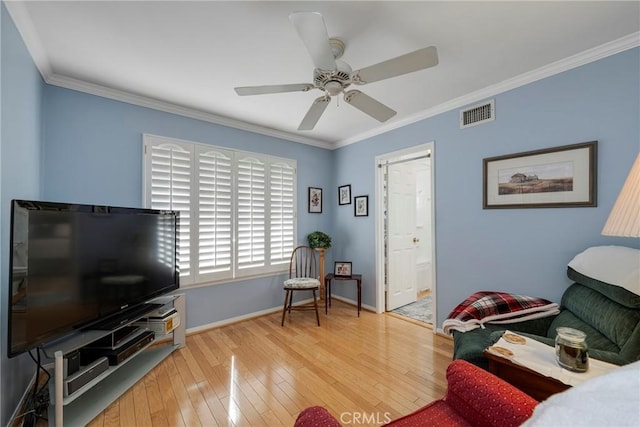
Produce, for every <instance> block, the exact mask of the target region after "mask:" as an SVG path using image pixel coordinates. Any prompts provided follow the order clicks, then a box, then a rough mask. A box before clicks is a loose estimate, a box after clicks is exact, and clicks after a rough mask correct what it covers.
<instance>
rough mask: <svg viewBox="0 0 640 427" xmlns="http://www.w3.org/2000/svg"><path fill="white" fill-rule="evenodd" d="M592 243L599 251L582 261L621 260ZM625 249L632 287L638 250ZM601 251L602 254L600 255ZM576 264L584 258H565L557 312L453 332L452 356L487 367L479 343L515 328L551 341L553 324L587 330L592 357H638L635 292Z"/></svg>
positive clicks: (638, 298) (639, 305)
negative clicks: (565, 278) (563, 285)
mask: <svg viewBox="0 0 640 427" xmlns="http://www.w3.org/2000/svg"><path fill="white" fill-rule="evenodd" d="M598 248H599V252H598V251H596V253H590V254H588V255H589V257H587V258H586V260H588V261H590V260H591V259H593V256H596V257H597V259H598V260H599V262H605V263H606V262H607V260H606V258H607V256H610V255H612V256H614V257H615V258H612V259H613V260H614V261H612V262H619V260H620V259H621V258H620V257H619V253H618V252H614V253H611V248H612V247H598ZM631 251H633V252H629V251H627V252H626V253H625V254H624V255H625V256H627V255H630V257H628V258H627V259H628V260H630V263H631V266H630V270H633V275H631V276H630V275H629V274H626V275H625V277H626V279H627V281H630V283H631V286H632V287H633V290H634V292H637V291H636V289H635V287H636V285H640V283H636V281H637V280H638V279H637V271H636V270H637V269H639V268H640V258H639V255H638V254H640V251H638V250H637V249H632V250H631ZM585 252H586V251H585ZM602 254H605V255H606V256H605V257H602V256H601V255H602ZM575 259H578V257H576V258H574V260H575ZM578 260H579V261H584V260H585V259H584V258H580V259H578ZM572 262H573V261H572ZM582 265H584V263H580V262H577V263H574V264H573V266H572V263H570V264H569V267H568V268H567V276H568V277H569V278H570V279H571V280H573V281H574V282H575V283H573V284H572V285H571V286H569V288H567V290H566V291H565V292H564V294H563V296H562V301H561V304H560V313H559V314H557V315H554V316H550V317H544V318H540V319H534V320H529V321H523V322H518V323H509V324H500V325H498V324H491V323H487V324H485V325H484V326H485V327H484V328H478V329H473V330H471V331H467V332H460V331H453V336H454V353H453V358H454V359H464V360H467V361H469V362H471V363H473V364H475V365H478V366H480V367H482V368H485V369H487V367H488V361H487V359H486V358H485V357H484V356H483V354H482V353H483V351H484V349H485V348H487V347H488V346H490V345H492V344H494V343H495V342H496V341H498V339H500V336H501V335H502V333H503V332H504V331H505V330H507V329H508V330H511V331H514V332H518V333H521V334H522V335H526V336H528V337H530V338H532V339H535V340H538V341H540V342H543V343H545V344H548V345H550V346H553V345H554V340H555V336H556V328H558V327H561V326H567V327H571V328H575V329H579V330H581V331H583V332H585V333H586V334H587V345H588V347H589V356H590V357H592V358H595V359H600V360H604V361H606V362H609V363H614V364H616V365H625V364H628V363H632V362H635V361H637V360H640V295H638V294H636V293H634V292H631V291H629V290H627V289H626V288H625V287H622V286H616V285H611V284H608V283H606V282H604V281H602V280H598V279H596V278H593V276H591V277H589V276H587V275H585V274H582V273H581V272H578V271H576V269H579V270H580V271H585V270H583V269H582V268H581V267H582ZM574 267H575V268H576V269H574ZM586 271H589V269H588V268H587V269H586ZM596 276H597V275H596Z"/></svg>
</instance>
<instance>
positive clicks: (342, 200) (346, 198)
mask: <svg viewBox="0 0 640 427" xmlns="http://www.w3.org/2000/svg"><path fill="white" fill-rule="evenodd" d="M338 204H339V205H350V204H351V185H343V186H341V187H338Z"/></svg>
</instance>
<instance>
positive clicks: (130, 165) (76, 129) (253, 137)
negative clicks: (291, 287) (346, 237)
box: [44, 86, 334, 328]
mask: <svg viewBox="0 0 640 427" xmlns="http://www.w3.org/2000/svg"><path fill="white" fill-rule="evenodd" d="M44 105H45V107H44V123H45V140H46V145H45V154H44V159H45V160H44V177H45V182H44V198H45V199H46V200H52V201H65V202H77V203H91V204H105V205H116V206H134V207H137V206H142V134H143V133H151V134H156V135H162V136H165V137H173V138H179V139H183V140H189V141H195V142H201V143H209V144H215V145H218V146H223V147H229V148H234V149H239V150H247V151H252V152H258V153H267V154H271V155H275V156H280V157H287V158H292V159H296V160H297V162H298V240H299V241H300V242H304V241H306V236H307V234H308V233H310V232H311V231H313V230H316V229H320V230H324V231H327V232H330V228H331V222H330V219H331V216H332V208H333V206H332V204H331V203H329V199H325V200H324V203H323V213H322V214H309V213H307V187H310V186H313V187H320V188H324V189H325V191H327V193H325V194H328V192H329V190H330V189H331V186H330V185H329V184H330V183H331V179H332V178H331V174H330V173H326V171H328V170H331V168H332V159H333V156H334V153H333V152H332V151H329V150H325V149H321V148H316V147H312V146H308V145H302V144H298V143H294V142H290V141H285V140H281V139H277V138H271V137H267V136H263V135H258V134H254V133H250V132H245V131H241V130H237V129H232V128H228V127H225V126H220V125H215V124H211V123H208V122H203V121H199V120H194V119H189V118H185V117H182V116H176V115H174V114H169V113H164V112H160V111H157V110H152V109H149V108H143V107H138V106H134V105H130V104H126V103H123V102H119V101H113V100H110V99H105V98H100V97H97V96H93V95H88V94H85V93H81V92H76V91H73V90H68V89H63V88H60V87H56V86H47V87H46V89H45V104H44ZM331 200H333V198H332V199H331ZM282 281H283V276H276V277H267V278H260V279H253V280H244V281H240V282H234V283H226V284H218V285H215V286H208V287H201V288H196V289H190V290H186V291H185V293H186V295H187V298H186V300H187V313H188V315H187V328H193V327H197V326H202V325H207V324H210V323H214V322H219V321H223V320H225V319H230V318H234V317H239V316H244V315H247V314H251V313H254V312H259V311H262V310H268V309H271V308H274V307H278V306H280V305H281V304H282V299H283V298H284V294H283V292H282Z"/></svg>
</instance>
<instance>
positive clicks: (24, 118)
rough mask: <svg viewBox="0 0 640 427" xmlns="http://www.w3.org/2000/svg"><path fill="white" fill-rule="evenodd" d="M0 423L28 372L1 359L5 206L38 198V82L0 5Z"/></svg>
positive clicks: (29, 367)
mask: <svg viewBox="0 0 640 427" xmlns="http://www.w3.org/2000/svg"><path fill="white" fill-rule="evenodd" d="M0 15H1V17H0V18H1V21H0V22H1V23H0V40H1V41H0V42H1V46H0V64H1V66H0V98H1V101H0V104H1V106H0V117H1V120H0V122H1V125H0V242H2V245H0V256H1V258H0V289H1V292H0V313H1V314H2V317H1V319H0V325H1V327H0V348H1V349H2V355H1V356H0V362H1V364H0V396H2V399H1V400H2V402H1V405H0V423H1V425H6V423H7V422H8V421H9V417H10V416H11V414H12V413H13V411H14V410H15V408H16V406H17V404H18V401H19V399H20V397H21V396H22V393H23V392H24V390H25V389H26V387H27V384H28V382H29V380H30V379H31V377H32V375H33V372H34V369H33V367H34V364H33V362H32V361H31V360H30V359H29V357H27V356H26V355H23V356H22V357H17V358H14V359H7V319H8V317H7V315H6V310H5V307H7V298H8V290H7V289H8V274H7V271H8V263H9V222H10V221H9V219H10V214H9V213H10V202H11V199H13V198H29V199H38V198H40V197H41V196H42V193H41V177H42V175H41V151H42V131H41V128H42V126H41V108H42V107H41V104H42V91H43V86H44V82H43V81H42V78H41V77H40V74H39V72H38V70H37V69H36V67H35V66H34V64H33V61H32V60H31V57H30V56H29V53H28V51H27V49H26V47H25V45H24V44H23V42H22V39H21V38H20V35H19V33H18V31H17V30H16V28H15V26H14V24H13V21H12V20H11V17H10V16H9V14H8V12H7V10H6V9H5V6H4V4H2V5H1V6H0Z"/></svg>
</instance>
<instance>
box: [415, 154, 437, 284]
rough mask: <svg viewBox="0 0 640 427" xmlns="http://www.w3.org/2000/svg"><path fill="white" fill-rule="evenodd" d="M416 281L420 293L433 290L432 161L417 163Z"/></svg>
mask: <svg viewBox="0 0 640 427" xmlns="http://www.w3.org/2000/svg"><path fill="white" fill-rule="evenodd" d="M416 236H417V237H418V243H417V245H416V251H417V252H416V280H417V283H416V285H417V287H418V292H420V291H427V290H431V289H432V288H433V280H432V272H431V268H432V266H431V264H432V259H431V258H432V257H431V159H430V158H426V159H421V160H417V161H416Z"/></svg>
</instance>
